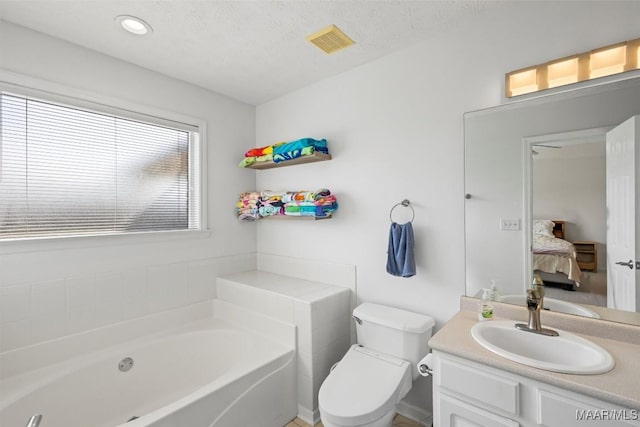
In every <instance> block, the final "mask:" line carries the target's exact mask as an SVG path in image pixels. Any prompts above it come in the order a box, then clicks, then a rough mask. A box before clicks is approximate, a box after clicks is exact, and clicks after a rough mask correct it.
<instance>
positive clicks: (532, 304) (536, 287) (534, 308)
mask: <svg viewBox="0 0 640 427" xmlns="http://www.w3.org/2000/svg"><path fill="white" fill-rule="evenodd" d="M543 304H544V282H543V281H542V279H541V278H540V276H538V275H537V274H534V276H533V283H532V284H531V288H529V289H527V310H529V322H528V323H527V324H526V325H525V324H524V323H516V328H518V329H520V330H521V331H526V332H533V333H536V334H541V335H547V336H550V337H557V336H558V332H556V331H554V330H553V329H546V328H543V327H542V323H540V310H541V309H542V308H543Z"/></svg>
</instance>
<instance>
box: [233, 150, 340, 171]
mask: <svg viewBox="0 0 640 427" xmlns="http://www.w3.org/2000/svg"><path fill="white" fill-rule="evenodd" d="M327 160H331V154H324V153H318V152H315V153H313V154H310V155H308V156H300V157H296V158H295V159H291V160H285V161H282V162H279V163H274V162H272V161H269V162H256V163H252V164H250V165H249V166H247V167H246V168H245V169H258V170H261V169H273V168H281V167H285V166H293V165H303V164H305V163H315V162H325V161H327Z"/></svg>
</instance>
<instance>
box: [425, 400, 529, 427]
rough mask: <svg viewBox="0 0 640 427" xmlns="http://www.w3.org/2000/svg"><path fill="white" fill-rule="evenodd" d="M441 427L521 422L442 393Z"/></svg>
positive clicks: (500, 426)
mask: <svg viewBox="0 0 640 427" xmlns="http://www.w3.org/2000/svg"><path fill="white" fill-rule="evenodd" d="M439 409H440V411H439V413H440V419H439V420H436V422H439V424H438V426H439V427H519V426H520V424H519V423H517V422H516V421H513V420H510V419H508V418H504V417H501V416H499V415H496V414H492V413H491V412H487V411H485V410H483V409H480V408H476V407H475V406H473V405H469V404H468V403H464V402H461V401H459V400H457V399H455V398H453V397H451V396H447V395H446V394H441V395H440V408H439Z"/></svg>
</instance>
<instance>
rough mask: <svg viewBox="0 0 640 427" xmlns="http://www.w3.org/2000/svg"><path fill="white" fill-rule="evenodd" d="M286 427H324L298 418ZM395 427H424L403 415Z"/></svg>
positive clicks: (398, 416)
mask: <svg viewBox="0 0 640 427" xmlns="http://www.w3.org/2000/svg"><path fill="white" fill-rule="evenodd" d="M284 427H322V423H318V424H316V425H315V426H312V425H311V424H307V423H305V422H304V421H302V420H301V419H300V418H296V419H295V420H292V421H291V422H290V423H289V424H287V425H286V426H284ZM393 427H422V424H419V423H417V422H415V421H413V420H410V419H409V418H406V417H403V416H402V415H399V414H396V416H395V417H394V418H393Z"/></svg>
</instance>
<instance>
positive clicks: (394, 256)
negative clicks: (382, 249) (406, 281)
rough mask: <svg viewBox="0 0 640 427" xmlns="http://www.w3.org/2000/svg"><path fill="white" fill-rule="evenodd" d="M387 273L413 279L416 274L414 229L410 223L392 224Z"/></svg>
mask: <svg viewBox="0 0 640 427" xmlns="http://www.w3.org/2000/svg"><path fill="white" fill-rule="evenodd" d="M387 273H389V274H393V275H394V276H400V277H411V276H415V274H416V260H415V257H414V255H413V227H412V226H411V223H410V222H407V223H406V224H396V223H395V222H394V223H392V224H391V228H390V229H389V249H388V251H387Z"/></svg>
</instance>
